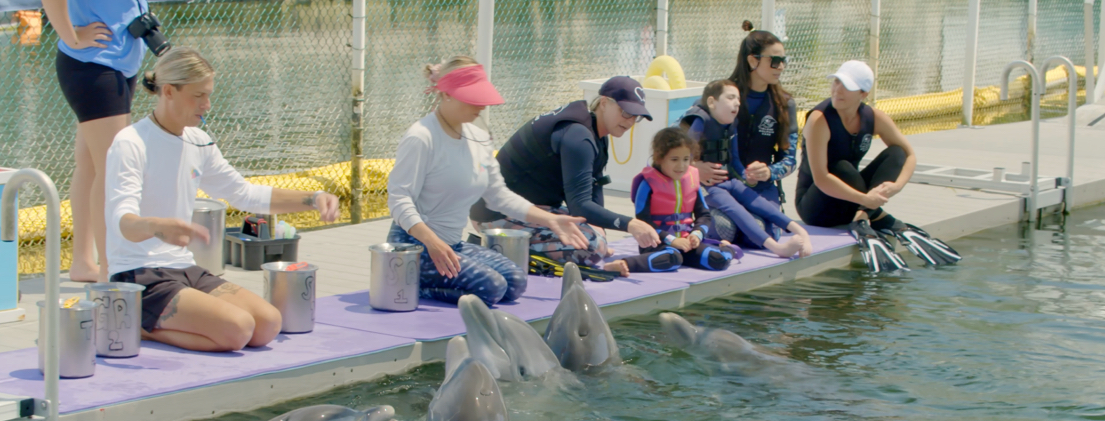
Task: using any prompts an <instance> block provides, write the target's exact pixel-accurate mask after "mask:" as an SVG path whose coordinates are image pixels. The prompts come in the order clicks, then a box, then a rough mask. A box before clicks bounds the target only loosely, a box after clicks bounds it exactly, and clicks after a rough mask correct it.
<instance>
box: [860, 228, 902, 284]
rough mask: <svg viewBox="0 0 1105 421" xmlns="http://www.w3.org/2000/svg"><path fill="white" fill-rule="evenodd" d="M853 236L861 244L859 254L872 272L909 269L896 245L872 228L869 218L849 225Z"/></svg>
mask: <svg viewBox="0 0 1105 421" xmlns="http://www.w3.org/2000/svg"><path fill="white" fill-rule="evenodd" d="M848 228H849V231H850V232H851V233H852V237H855V239H856V242H857V243H858V244H859V254H860V256H862V257H863V262H864V263H866V264H867V268H868V269H871V271H872V272H894V271H898V270H909V265H906V263H905V260H903V259H902V256H901V255H899V254H898V253H895V252H894V247H893V246H891V245H890V243H888V242H887V241H886V240H885V239H883V238H882V236H881V235H879V233H878V232H876V231H875V229H874V228H871V224H870V223H868V222H867V220H859V221H854V222H852V224H851V225H849V227H848Z"/></svg>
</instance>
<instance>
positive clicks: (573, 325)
mask: <svg viewBox="0 0 1105 421" xmlns="http://www.w3.org/2000/svg"><path fill="white" fill-rule="evenodd" d="M545 343H547V344H548V345H549V348H550V349H552V352H553V354H555V355H556V357H557V359H558V360H560V365H561V366H563V367H564V368H567V369H569V370H572V371H581V370H584V369H587V368H588V367H593V366H599V365H603V364H619V363H621V361H622V357H621V354H620V353H619V352H618V343H617V342H615V341H614V335H613V334H612V333H611V332H610V326H609V325H607V324H606V319H605V318H603V317H602V311H601V310H599V306H598V304H596V303H595V300H594V299H592V298H591V295H590V294H588V293H587V290H585V289H584V288H583V276H582V275H580V273H579V267H578V266H576V264H575V263H568V264H566V265H564V277H563V283H562V286H561V290H560V304H558V305H557V306H556V311H554V312H553V315H552V319H550V320H549V326H548V328H547V329H546V330H545Z"/></svg>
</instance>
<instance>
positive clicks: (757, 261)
mask: <svg viewBox="0 0 1105 421" xmlns="http://www.w3.org/2000/svg"><path fill="white" fill-rule="evenodd" d="M806 230H807V231H809V233H810V242H811V243H812V244H813V253H814V254H818V253H824V252H826V251H830V250H836V249H839V248H842V247H851V246H854V245H855V244H856V240H855V239H854V238H852V236H851V235H850V234H848V232H847V231H845V230H840V229H836V228H822V227H806ZM783 238H784V241H785V239H786V238H787V236H784V237H783ZM610 246H611V247H613V248H614V256H613V257H610V258H607V259H606V260H607V261H613V260H617V259H620V258H624V257H628V256H633V255H637V254H639V249H638V248H637V242H636V241H634V240H633V239H632V238H626V239H623V240H620V241H616V242H613V243H610ZM790 260H792V259H784V258H781V257H778V256H776V255H775V253H772V252H769V251H767V250H750V249H744V258H743V259H741V261H740V263H737V262H736V261H734V262H733V263H732V264H730V265H729V268H728V269H726V270H723V271H719V272H714V271H708V270H702V269H696V268H690V267H681V268H679V270H676V271H673V272H658V273H631V274H629V277H630V278H633V279H640V280H642V281H648V282H654V281H656V280H668V281H676V282H684V283H687V284H691V285H694V284H698V283H702V282H709V281H713V280H716V279H721V278H728V277H730V276H733V275H737V274H741V273H745V272H751V271H754V270H758V269H763V268H766V267H771V266H775V265H781V264H783V263H786V262H788V261H790Z"/></svg>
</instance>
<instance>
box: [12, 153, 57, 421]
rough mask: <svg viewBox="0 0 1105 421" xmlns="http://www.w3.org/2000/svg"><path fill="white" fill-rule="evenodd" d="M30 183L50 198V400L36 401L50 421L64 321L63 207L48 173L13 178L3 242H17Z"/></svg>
mask: <svg viewBox="0 0 1105 421" xmlns="http://www.w3.org/2000/svg"><path fill="white" fill-rule="evenodd" d="M26 183H33V184H36V185H38V188H39V189H41V190H42V193H43V194H44V195H45V196H46V306H45V308H46V314H45V316H44V317H45V318H46V332H39V337H40V340H41V341H44V345H43V346H45V347H46V361H45V367H44V370H43V371H44V372H45V373H44V380H45V381H44V383H46V399H44V400H38V399H36V400H35V402H34V414H35V415H37V416H44V417H46V419H47V420H50V421H55V420H57V419H58V374H59V373H58V364H59V363H58V319H59V318H60V306H59V305H58V299H59V298H60V291H59V289H60V288H61V286H60V285H59V283H60V282H59V279H58V278H59V277H60V273H61V205H60V200H59V199H58V189H57V187H56V186H54V181H53V180H51V179H50V177H49V176H47V175H46V173H43V172H42V171H39V170H36V169H33V168H24V169H21V170H19V171H16V173H15V174H13V175H12V177H11V180H9V181H8V184H7V186H6V187H5V188H4V193H3V195H2V196H0V241H15V238H16V233H17V232H19V229H18V227H17V226H16V225H17V224H18V218H17V217H18V214H19V212H18V206H16V204H17V200H18V199H17V194H18V193H19V188H20V187H22V186H23V185H24V184H26Z"/></svg>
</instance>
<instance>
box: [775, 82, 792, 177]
mask: <svg viewBox="0 0 1105 421" xmlns="http://www.w3.org/2000/svg"><path fill="white" fill-rule="evenodd" d="M787 114H788V115H789V117H790V131H789V132H790V135H789V136H788V137H787V143H789V144H790V147H789V148H787V150H786V151H783V158H782V159H781V160H779V162H776V163H774V164H771V167H770V169H771V181H776V180H780V179H782V178H783V177H786V176H788V175H790V174H791V173H793V172H794V169H795V168H797V167H798V160H797V158H796V155H797V154H798V107H797V106H796V105H795V104H794V100H793V99H791V100H789V101H787Z"/></svg>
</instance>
